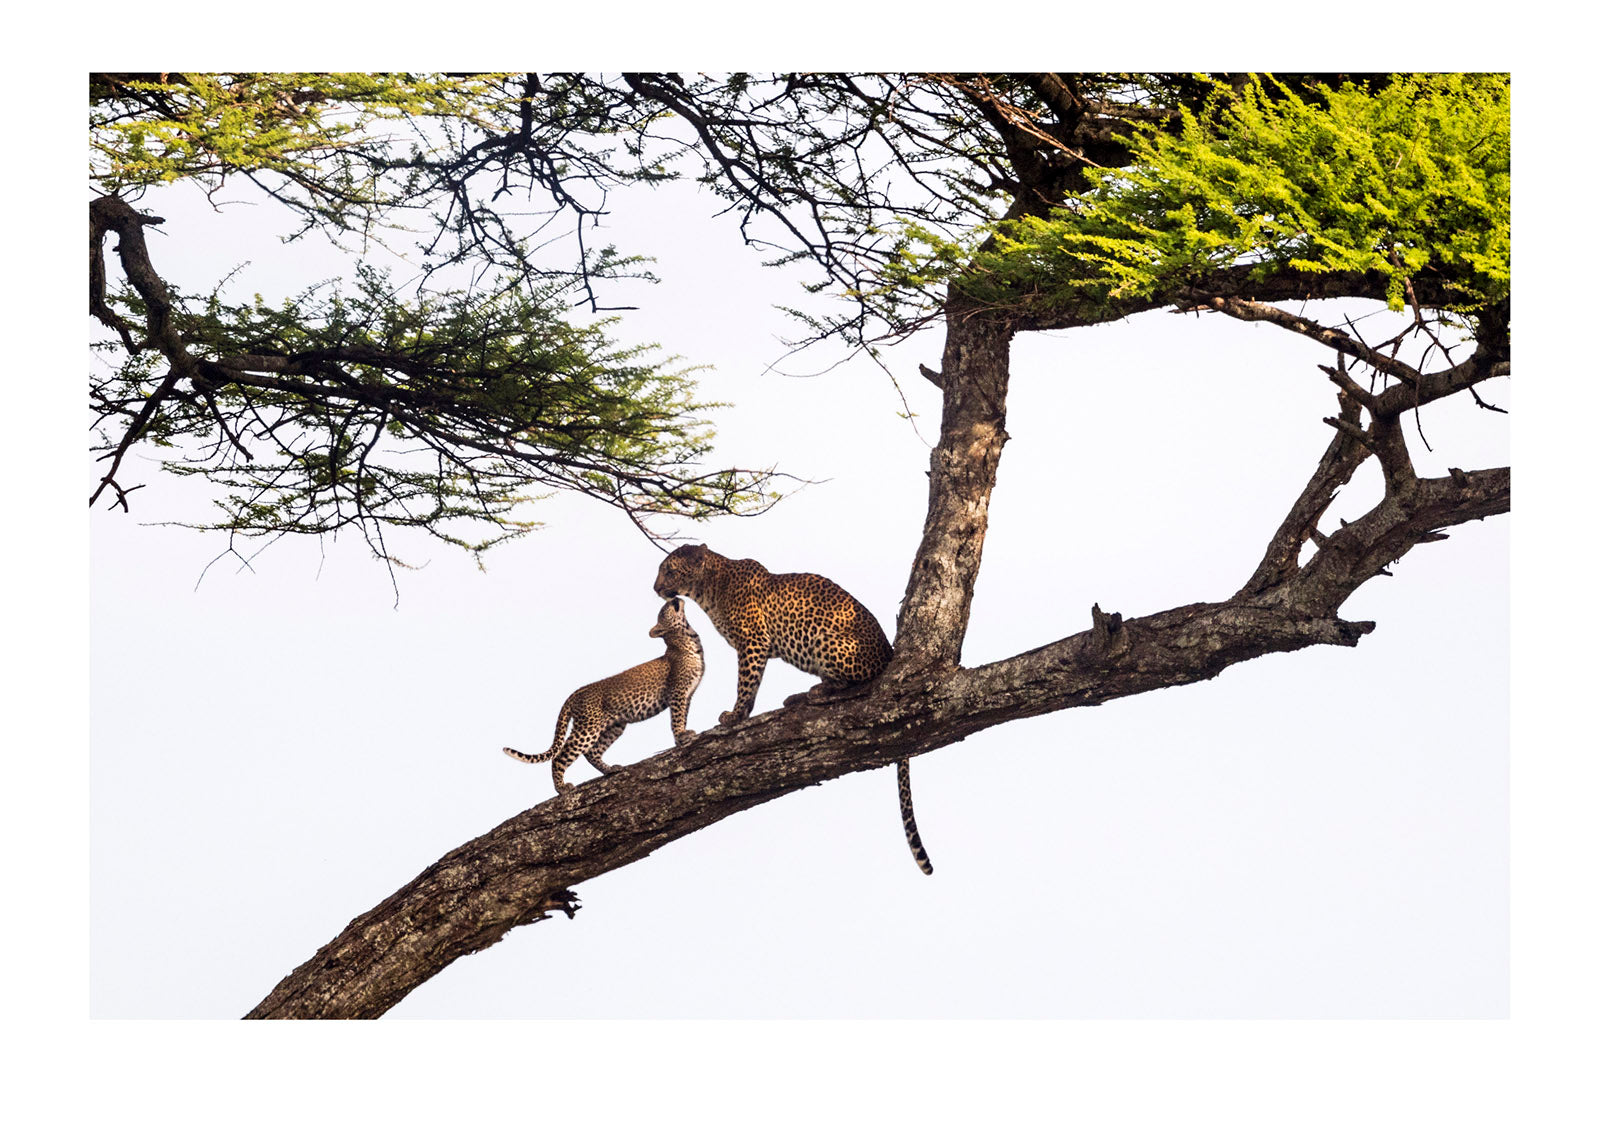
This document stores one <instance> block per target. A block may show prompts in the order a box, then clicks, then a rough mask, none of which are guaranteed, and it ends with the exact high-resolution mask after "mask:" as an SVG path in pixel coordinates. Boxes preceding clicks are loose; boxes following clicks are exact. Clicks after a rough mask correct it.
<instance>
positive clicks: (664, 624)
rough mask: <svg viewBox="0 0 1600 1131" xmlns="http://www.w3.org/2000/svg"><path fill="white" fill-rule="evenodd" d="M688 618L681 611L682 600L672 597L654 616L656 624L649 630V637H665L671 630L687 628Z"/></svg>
mask: <svg viewBox="0 0 1600 1131" xmlns="http://www.w3.org/2000/svg"><path fill="white" fill-rule="evenodd" d="M688 627H689V618H688V616H687V615H685V613H684V611H683V598H682V597H674V598H672V600H670V601H668V602H667V603H666V604H665V605H662V606H661V611H660V612H659V613H657V614H656V623H655V624H654V625H652V626H651V628H650V635H651V636H665V635H666V634H667V633H669V632H671V631H672V630H673V629H677V628H688Z"/></svg>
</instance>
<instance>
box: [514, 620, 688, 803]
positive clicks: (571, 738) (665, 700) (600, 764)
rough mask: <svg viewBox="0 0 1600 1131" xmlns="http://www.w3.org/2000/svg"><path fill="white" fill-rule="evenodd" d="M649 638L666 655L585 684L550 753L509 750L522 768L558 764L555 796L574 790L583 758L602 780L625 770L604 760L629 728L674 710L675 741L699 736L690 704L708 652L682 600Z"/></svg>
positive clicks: (564, 712) (571, 699) (567, 707)
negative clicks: (662, 644)
mask: <svg viewBox="0 0 1600 1131" xmlns="http://www.w3.org/2000/svg"><path fill="white" fill-rule="evenodd" d="M650 635H651V636H658V637H660V638H662V639H663V640H664V641H666V645H667V651H666V654H665V655H661V656H657V657H656V658H655V659H653V660H649V661H647V662H645V663H642V664H639V665H637V666H636V667H631V668H629V669H628V670H627V671H625V672H620V673H618V674H617V675H614V676H611V677H610V678H609V679H602V680H597V681H595V682H594V683H588V684H585V685H584V686H582V687H580V688H578V690H576V691H574V692H573V693H572V694H571V695H569V696H567V701H566V702H565V703H563V704H562V705H561V714H560V715H559V716H557V718H556V737H555V741H554V742H552V743H551V744H550V749H548V750H546V751H545V752H544V753H543V754H524V753H522V751H520V750H513V749H511V747H509V746H507V747H504V750H505V752H506V753H507V754H509V755H511V757H513V758H517V759H519V760H521V761H523V762H550V761H551V759H552V758H553V759H554V762H553V763H552V765H551V771H552V773H553V774H554V775H555V782H556V792H557V793H565V792H567V790H569V789H571V788H573V787H572V786H571V785H569V784H568V783H567V781H566V779H565V775H566V772H567V767H569V766H571V765H572V763H574V762H576V761H577V760H578V758H579V757H580V756H581V757H584V758H587V759H589V764H590V765H592V766H593V767H594V768H595V769H597V770H599V771H600V772H601V773H603V774H610V773H615V772H616V771H617V770H618V769H620V768H621V767H619V766H613V765H611V764H610V763H608V762H607V761H606V760H605V759H604V758H602V757H601V755H602V754H604V753H605V752H606V748H607V747H608V746H610V745H611V744H612V743H613V742H615V741H616V740H617V738H618V737H619V736H620V735H621V734H622V731H623V729H624V728H625V727H626V726H627V725H628V724H629V723H637V722H640V721H642V720H644V719H648V718H652V717H654V716H655V715H659V714H660V713H661V712H662V711H665V710H666V709H667V708H669V707H670V708H671V709H672V738H673V741H674V742H675V743H676V744H677V745H679V746H682V745H683V744H684V743H685V742H688V741H689V740H690V739H691V738H693V737H694V731H692V730H688V729H686V724H687V722H688V718H689V700H690V699H691V698H693V696H694V692H695V688H697V687H699V686H700V677H701V676H702V675H704V674H705V670H706V664H705V651H704V649H702V648H701V647H700V636H699V634H698V633H696V632H695V630H694V628H693V627H691V626H690V624H689V618H688V617H687V616H686V615H685V614H684V611H683V599H682V598H677V597H675V598H673V599H672V600H670V601H668V602H667V603H666V604H665V605H662V606H661V612H660V613H659V614H658V615H657V617H656V623H655V627H653V628H651V629H650ZM568 723H571V725H572V731H571V733H568V731H567V725H568Z"/></svg>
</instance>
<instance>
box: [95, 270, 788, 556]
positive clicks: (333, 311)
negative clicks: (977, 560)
mask: <svg viewBox="0 0 1600 1131" xmlns="http://www.w3.org/2000/svg"><path fill="white" fill-rule="evenodd" d="M113 305H114V306H116V307H117V308H118V309H120V310H122V311H125V312H126V313H127V314H129V315H133V316H135V317H137V316H138V315H139V314H140V313H141V311H140V309H139V308H140V303H139V300H138V299H137V297H136V296H132V295H129V294H123V295H120V296H116V297H115V298H114V302H113ZM564 306H565V295H564V288H563V287H562V286H560V285H557V284H550V285H547V286H546V287H544V288H543V289H542V290H540V291H537V292H528V291H526V290H523V289H520V288H516V287H508V288H505V289H502V290H500V291H497V292H494V293H488V294H485V293H474V292H441V293H429V294H424V295H420V296H415V297H412V298H410V299H409V300H402V299H401V298H400V297H399V296H397V295H396V293H395V291H394V290H393V289H392V287H391V286H390V283H389V280H388V278H387V277H386V276H385V275H384V274H383V273H381V272H379V271H377V270H374V269H372V268H370V267H366V266H360V267H358V268H357V272H356V279H355V286H354V288H353V289H351V290H349V291H346V290H345V289H344V288H342V287H340V286H339V285H337V284H323V285H320V286H318V287H315V288H312V289H311V290H308V291H306V292H305V293H303V294H301V295H298V296H296V297H294V298H291V299H289V300H287V301H285V302H283V303H280V304H269V303H267V302H265V301H264V300H263V299H262V298H261V297H260V296H256V297H255V299H254V301H252V302H249V303H229V302H225V301H223V299H222V298H221V296H220V294H216V293H214V294H212V295H210V296H202V297H193V298H189V299H186V300H184V301H182V302H180V304H179V305H178V313H176V314H175V315H174V324H175V327H176V329H177V330H178V331H179V333H180V334H181V335H182V336H183V337H184V339H185V340H186V341H187V342H188V343H190V346H191V352H192V354H193V356H195V357H196V358H197V359H203V360H202V372H203V373H204V375H205V379H204V380H202V381H201V382H199V383H197V386H196V388H195V390H194V391H193V392H192V393H181V394H176V395H174V396H171V397H169V398H167V399H166V400H164V401H162V402H161V404H160V406H159V409H158V411H157V412H156V413H155V415H154V416H153V417H152V418H151V420H150V422H149V424H148V426H147V428H146V431H145V433H144V438H145V439H148V440H153V441H154V442H156V443H157V444H158V445H162V446H168V447H170V446H175V445H179V442H180V441H184V440H189V441H198V442H199V447H198V448H196V447H195V445H194V444H193V443H191V444H187V445H182V447H183V448H184V450H185V451H186V452H187V453H189V454H185V455H182V456H179V457H177V458H170V459H168V460H166V462H165V463H164V467H165V468H166V469H167V470H169V471H171V472H173V473H175V474H178V475H197V474H198V475H204V476H206V477H207V478H208V479H209V480H211V481H212V482H213V483H215V484H217V485H218V486H221V487H223V488H226V489H227V492H228V493H227V494H226V496H225V497H224V498H222V499H219V500H218V501H217V506H218V507H220V509H221V511H222V517H221V518H220V519H219V520H218V521H216V522H215V523H209V524H202V528H204V529H223V530H229V531H232V532H236V533H242V534H269V533H325V532H332V531H336V530H339V529H341V528H342V527H344V526H348V525H355V526H358V527H360V528H361V529H362V530H363V531H365V532H366V533H367V535H368V537H369V538H371V539H374V548H375V549H378V550H379V552H380V553H384V554H385V556H388V555H387V553H386V552H385V551H383V550H382V549H381V547H380V544H381V534H378V533H377V530H378V527H379V525H387V526H401V527H404V526H409V527H419V528H422V529H424V530H426V531H428V532H429V533H430V534H433V535H435V536H436V537H439V538H441V539H443V540H445V541H448V542H451V543H454V544H457V545H460V546H463V547H466V548H468V549H471V550H473V551H481V550H483V549H486V548H488V547H489V546H491V545H494V544H496V543H498V542H501V541H504V540H506V539H507V538H512V537H516V536H518V535H520V534H522V533H525V532H527V531H528V530H529V529H531V528H532V527H533V526H534V525H535V524H533V523H530V522H527V521H523V520H520V519H517V518H516V517H515V516H514V514H515V511H516V508H517V506H518V504H520V503H522V502H525V501H527V500H528V499H529V498H530V495H529V491H530V489H537V488H539V487H546V488H552V489H556V488H559V489H567V490H574V491H577V492H579V493H582V494H586V495H591V496H594V497H597V498H600V499H604V500H605V501H607V502H611V503H613V504H615V505H618V506H622V507H624V508H625V509H627V510H629V511H630V512H632V513H635V514H641V513H642V514H667V515H672V516H676V517H682V518H703V517H707V516H709V515H711V514H715V513H726V512H728V511H740V510H748V509H752V508H759V507H760V506H762V505H763V504H765V503H766V502H767V501H768V500H767V499H766V498H765V497H764V496H763V494H762V486H763V484H764V483H765V480H766V476H765V475H764V474H762V473H743V472H737V471H722V472H715V473H710V474H703V473H700V472H699V471H698V470H697V468H698V465H699V463H700V461H701V460H702V459H703V458H704V457H706V455H707V454H708V453H709V451H710V446H711V438H712V432H711V429H710V427H709V425H708V424H707V423H706V421H705V420H704V419H703V418H702V417H701V415H700V414H701V413H703V412H704V411H705V410H707V409H709V408H713V407H717V406H715V405H710V404H702V403H699V402H697V401H696V400H695V399H694V384H693V381H692V380H691V379H690V373H691V370H688V369H684V368H681V367H676V366H675V365H674V359H671V358H667V359H654V358H653V357H652V356H651V355H652V353H653V351H654V347H638V348H624V347H621V346H619V345H617V344H616V343H615V342H614V341H612V340H611V339H610V338H609V337H608V336H607V333H606V329H607V327H608V326H609V325H610V322H611V320H601V321H597V322H594V323H592V324H588V325H580V324H576V323H573V322H571V321H569V320H568V319H566V318H565V317H563V316H562V314H561V311H562V309H563V308H564ZM189 310H192V311H196V313H186V312H185V311H189ZM149 356H150V355H148V354H145V353H136V354H135V355H134V356H132V357H131V358H129V359H128V360H127V361H126V362H125V363H124V364H123V365H122V366H121V368H120V369H119V370H118V371H117V373H116V374H115V376H114V377H111V378H109V379H106V380H103V381H101V382H99V383H98V384H97V386H96V388H95V390H94V394H95V402H96V406H97V407H98V408H99V409H100V410H101V413H102V421H103V426H102V444H101V448H102V450H111V449H112V447H113V446H114V445H115V443H116V441H117V437H118V435H119V433H120V430H121V429H122V428H123V427H125V425H126V419H127V418H128V417H130V416H131V415H132V413H133V411H134V407H135V406H136V405H138V404H139V403H141V402H142V401H144V400H145V398H147V397H148V396H149V394H150V390H151V385H152V381H151V376H152V369H151V364H150V361H149ZM219 428H220V431H221V436H220V437H219V436H218V431H219ZM195 451H198V452H199V454H198V455H196V454H193V453H194V452H195ZM461 520H470V521H471V522H479V521H487V523H488V524H489V527H490V532H489V534H488V535H487V536H485V537H477V538H474V539H469V538H467V537H465V536H464V535H463V534H462V533H461V531H463V530H465V529H466V527H465V525H463V523H462V521H461Z"/></svg>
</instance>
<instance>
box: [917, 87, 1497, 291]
mask: <svg viewBox="0 0 1600 1131" xmlns="http://www.w3.org/2000/svg"><path fill="white" fill-rule="evenodd" d="M1129 147H1130V149H1131V150H1132V156H1133V160H1132V161H1131V162H1130V163H1129V164H1128V165H1126V166H1125V167H1121V168H1114V169H1113V168H1101V169H1091V170H1089V171H1088V174H1087V175H1088V178H1089V180H1090V182H1091V184H1092V188H1091V189H1090V190H1089V191H1086V192H1082V193H1078V194H1074V195H1073V196H1071V197H1070V198H1069V199H1067V200H1066V201H1065V203H1064V205H1063V206H1062V207H1061V208H1058V209H1056V210H1054V211H1053V212H1052V213H1051V214H1050V215H1048V216H1043V217H1040V216H1025V217H1022V218H1019V219H1015V220H1010V221H1006V222H1003V223H1000V224H997V225H994V226H993V227H991V228H989V229H987V230H984V231H981V232H977V233H974V234H973V235H972V236H971V237H969V238H968V239H966V240H962V241H951V240H944V239H940V238H938V237H937V235H935V234H933V233H931V232H929V231H927V230H926V229H918V228H911V229H908V235H907V240H906V243H905V246H904V247H903V250H902V256H901V259H900V262H899V264H898V265H897V268H896V269H895V271H894V272H892V273H891V275H890V276H889V278H890V281H891V283H892V284H893V285H896V286H903V287H910V288H919V289H920V288H925V287H927V286H929V285H932V284H933V283H935V282H937V281H939V280H945V281H948V282H949V283H951V284H952V285H954V286H956V287H958V288H959V289H960V290H961V291H963V292H964V293H965V294H967V295H968V296H969V297H971V298H972V299H974V300H975V301H978V302H981V303H984V304H988V305H995V306H1007V305H1014V306H1018V307H1024V306H1026V307H1031V308H1038V307H1041V306H1044V307H1048V306H1051V305H1056V306H1077V307H1082V308H1083V309H1085V310H1086V311H1090V312H1092V311H1094V310H1095V309H1096V308H1097V307H1100V306H1104V305H1108V304H1110V303H1112V302H1115V301H1118V300H1126V299H1129V298H1146V297H1149V296H1152V295H1158V294H1172V293H1175V292H1176V291H1177V289H1178V288H1181V287H1182V286H1183V285H1185V284H1187V283H1191V282H1195V283H1201V282H1203V281H1204V280H1205V279H1206V278H1208V277H1215V276H1216V275H1217V273H1218V272H1221V271H1224V270H1227V269H1230V268H1239V267H1247V268H1250V269H1251V270H1252V274H1253V275H1254V276H1255V277H1258V278H1264V277H1267V276H1269V275H1271V274H1273V273H1274V272H1279V271H1283V270H1286V269H1287V270H1293V271H1296V272H1301V273H1304V274H1307V275H1312V276H1315V275H1319V274H1356V275H1362V274H1371V275H1374V276H1377V277H1380V278H1381V279H1382V281H1383V286H1384V290H1385V293H1386V295H1387V298H1388V302H1389V304H1390V306H1391V307H1394V308H1396V309H1398V308H1399V307H1401V306H1402V305H1404V304H1405V303H1406V302H1407V301H1408V299H1407V285H1408V283H1411V282H1413V281H1426V282H1428V283H1430V284H1433V285H1432V286H1431V287H1430V292H1431V293H1441V292H1442V293H1444V294H1446V295H1448V296H1449V299H1448V305H1450V306H1452V307H1454V308H1456V309H1463V310H1471V309H1474V308H1477V307H1481V306H1482V305H1484V304H1485V303H1489V302H1494V301H1496V300H1498V299H1501V298H1503V297H1505V295H1506V294H1508V293H1509V288H1510V246H1511V237H1510V82H1509V79H1508V78H1507V77H1506V76H1504V75H1461V74H1427V75H1401V76H1395V77H1394V78H1393V79H1392V80H1391V81H1389V82H1387V83H1386V84H1382V85H1379V86H1377V87H1376V89H1373V88H1369V87H1368V86H1366V85H1362V84H1358V83H1345V84H1343V85H1341V86H1339V87H1338V88H1337V89H1332V88H1329V87H1327V86H1322V87H1318V88H1314V93H1313V94H1312V95H1310V96H1302V95H1301V94H1297V93H1295V92H1294V91H1293V90H1291V89H1289V88H1288V87H1286V86H1285V85H1283V84H1279V83H1276V82H1274V81H1273V80H1272V79H1271V78H1264V79H1252V80H1250V81H1249V82H1246V83H1243V84H1239V85H1236V86H1229V85H1224V84H1218V85H1217V88H1216V91H1215V93H1214V94H1213V96H1212V97H1211V98H1210V99H1209V100H1208V101H1207V102H1206V104H1205V105H1204V107H1203V108H1202V109H1201V110H1199V111H1198V112H1194V111H1190V110H1188V109H1183V110H1182V111H1181V118H1180V122H1179V124H1178V128H1176V129H1171V130H1161V129H1156V128H1153V127H1147V128H1143V129H1139V130H1137V131H1135V132H1134V133H1133V135H1132V137H1131V139H1130V141H1129Z"/></svg>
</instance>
